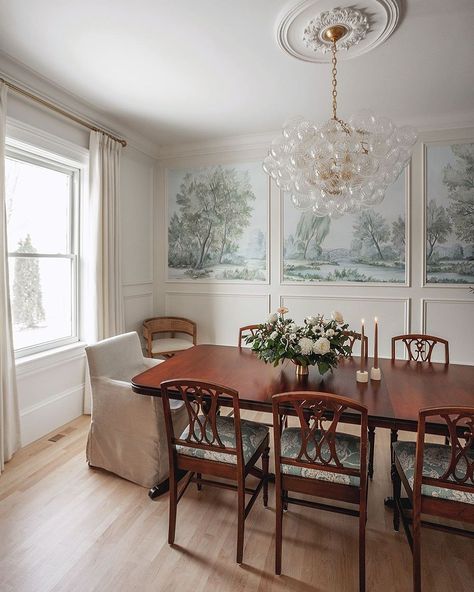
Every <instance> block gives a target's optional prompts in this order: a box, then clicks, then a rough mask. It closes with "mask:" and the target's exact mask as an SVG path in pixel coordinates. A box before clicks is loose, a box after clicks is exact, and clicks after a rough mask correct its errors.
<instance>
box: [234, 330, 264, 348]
mask: <svg viewBox="0 0 474 592" xmlns="http://www.w3.org/2000/svg"><path fill="white" fill-rule="evenodd" d="M258 327H259V325H245V327H240V329H239V342H238V344H237V345H238V346H239V347H242V341H244V339H245V338H246V337H247V336H248V335H249V334H250V335H255V331H256V329H258Z"/></svg>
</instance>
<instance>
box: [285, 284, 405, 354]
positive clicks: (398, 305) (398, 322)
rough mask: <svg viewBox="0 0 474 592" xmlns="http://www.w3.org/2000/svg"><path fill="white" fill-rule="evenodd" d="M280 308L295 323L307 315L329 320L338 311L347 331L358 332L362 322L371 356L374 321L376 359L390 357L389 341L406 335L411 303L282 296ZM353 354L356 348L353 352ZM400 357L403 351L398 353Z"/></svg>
mask: <svg viewBox="0 0 474 592" xmlns="http://www.w3.org/2000/svg"><path fill="white" fill-rule="evenodd" d="M281 305H282V306H286V307H287V308H288V309H289V313H288V314H289V315H290V316H291V317H292V318H293V319H294V320H295V321H296V322H298V323H301V322H302V321H303V319H304V318H305V317H307V316H310V315H315V314H323V315H324V316H325V317H328V318H329V317H330V316H331V312H332V311H334V310H338V311H339V312H341V313H342V314H343V316H344V320H345V321H346V322H347V323H349V325H350V327H351V328H352V329H354V330H356V331H360V327H361V319H364V320H365V327H366V334H367V336H368V338H369V354H370V355H372V354H373V335H374V317H377V318H378V320H379V355H380V356H381V357H384V358H388V357H390V348H391V341H390V340H391V337H392V336H393V335H397V334H400V333H406V332H407V331H408V327H409V323H410V300H409V299H408V298H383V297H380V298H370V297H368V298H363V297H362V298H361V297H354V296H291V295H282V296H281ZM354 352H355V353H356V354H358V353H359V348H354ZM397 355H398V356H399V357H404V356H403V349H402V348H400V351H398V352H397Z"/></svg>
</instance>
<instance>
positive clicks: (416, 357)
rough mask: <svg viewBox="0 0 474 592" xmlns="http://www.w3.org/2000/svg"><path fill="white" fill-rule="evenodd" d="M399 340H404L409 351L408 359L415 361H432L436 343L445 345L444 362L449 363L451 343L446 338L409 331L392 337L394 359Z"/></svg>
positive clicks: (393, 358)
mask: <svg viewBox="0 0 474 592" xmlns="http://www.w3.org/2000/svg"><path fill="white" fill-rule="evenodd" d="M397 341H403V343H404V344H405V349H406V351H407V353H408V359H409V360H412V361H414V362H428V363H429V362H431V356H432V354H433V349H434V347H435V345H436V344H441V345H444V363H445V364H449V343H448V341H446V339H442V338H441V337H435V336H434V335H423V334H422V333H407V334H406V335H396V336H395V337H392V361H394V360H395V357H396V355H395V350H396V345H397Z"/></svg>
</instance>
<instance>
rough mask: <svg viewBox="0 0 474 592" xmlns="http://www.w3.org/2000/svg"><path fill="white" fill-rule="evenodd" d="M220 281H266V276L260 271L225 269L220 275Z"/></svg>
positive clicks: (244, 268)
mask: <svg viewBox="0 0 474 592" xmlns="http://www.w3.org/2000/svg"><path fill="white" fill-rule="evenodd" d="M219 279H223V280H245V281H253V280H258V281H265V274H264V273H262V271H261V270H260V269H249V268H248V267H242V268H238V269H225V270H224V271H223V272H222V273H221V274H219Z"/></svg>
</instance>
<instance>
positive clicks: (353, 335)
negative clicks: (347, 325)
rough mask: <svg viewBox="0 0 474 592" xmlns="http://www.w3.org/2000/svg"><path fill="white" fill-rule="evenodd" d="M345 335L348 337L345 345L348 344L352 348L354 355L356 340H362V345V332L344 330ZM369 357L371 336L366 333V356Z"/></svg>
mask: <svg viewBox="0 0 474 592" xmlns="http://www.w3.org/2000/svg"><path fill="white" fill-rule="evenodd" d="M344 335H345V336H346V337H347V340H346V342H345V345H348V346H349V348H350V355H351V356H352V350H353V349H354V345H355V342H356V341H360V342H361V347H362V333H357V331H344ZM368 357H369V338H368V337H367V335H364V358H365V359H366V360H367V358H368Z"/></svg>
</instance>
